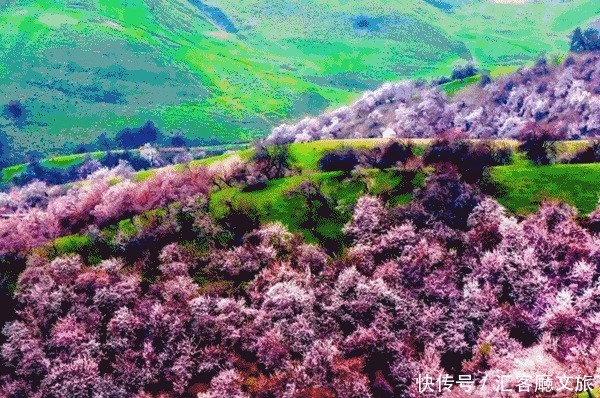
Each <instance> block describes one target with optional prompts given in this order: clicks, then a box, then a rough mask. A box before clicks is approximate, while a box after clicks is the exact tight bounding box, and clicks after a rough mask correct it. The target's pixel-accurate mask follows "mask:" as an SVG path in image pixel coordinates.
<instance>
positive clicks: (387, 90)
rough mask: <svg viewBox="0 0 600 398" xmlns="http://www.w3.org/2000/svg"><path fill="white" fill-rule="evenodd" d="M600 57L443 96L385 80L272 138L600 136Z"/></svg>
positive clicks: (544, 66) (540, 67) (573, 59)
mask: <svg viewBox="0 0 600 398" xmlns="http://www.w3.org/2000/svg"><path fill="white" fill-rule="evenodd" d="M599 58H600V55H598V54H597V53H589V54H585V55H576V54H572V55H570V56H569V57H568V58H567V59H566V60H565V61H564V62H563V63H562V64H561V65H560V66H552V65H550V64H548V63H547V62H546V61H545V60H541V61H539V62H538V63H537V64H536V65H535V66H533V67H530V68H527V69H521V70H519V71H517V72H515V73H513V74H511V75H508V76H506V77H503V78H501V79H499V80H498V81H496V82H494V83H492V84H489V85H487V86H485V87H480V86H474V87H471V88H469V89H467V90H464V91H463V92H461V93H459V94H458V95H456V96H455V97H453V98H447V97H446V95H445V94H444V93H443V91H442V90H441V89H438V88H436V87H431V86H427V85H424V84H419V83H415V82H410V81H405V82H400V83H395V84H391V83H387V84H385V85H383V86H381V87H380V88H378V89H377V90H374V91H369V92H366V93H365V94H364V95H363V96H362V98H360V99H359V100H358V101H356V102H355V103H353V104H352V105H350V106H345V107H342V108H339V109H337V110H334V111H331V112H328V113H325V114H322V115H320V116H318V117H315V118H306V119H303V120H301V121H300V122H298V123H296V124H294V125H292V124H283V125H281V126H278V127H276V128H275V129H273V131H272V133H271V135H270V136H269V137H268V139H267V141H268V142H270V143H290V142H305V141H313V140H321V139H333V138H367V137H383V138H394V137H404V138H407V137H410V138H414V137H436V136H438V135H439V134H442V133H445V132H447V131H449V130H456V131H459V132H461V133H463V134H465V135H468V136H470V137H473V138H489V137H500V138H512V137H515V136H516V135H517V134H519V133H520V132H521V130H522V128H523V127H524V126H525V125H527V124H528V123H531V122H536V123H549V124H556V125H557V128H558V129H559V130H561V134H562V135H563V136H565V137H568V138H573V139H577V138H584V137H597V136H600V92H599V90H598V83H599V82H600V67H599V66H598V65H600V61H599Z"/></svg>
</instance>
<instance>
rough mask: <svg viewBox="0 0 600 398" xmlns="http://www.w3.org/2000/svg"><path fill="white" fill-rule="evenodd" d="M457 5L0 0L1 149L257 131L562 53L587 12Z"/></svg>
mask: <svg viewBox="0 0 600 398" xmlns="http://www.w3.org/2000/svg"><path fill="white" fill-rule="evenodd" d="M440 3H444V4H446V3H448V4H450V3H451V5H452V7H451V8H447V7H445V6H444V5H443V4H442V5H440ZM462 4H463V2H460V1H454V2H447V1H446V2H437V3H436V2H432V1H430V2H426V1H424V0H408V1H389V2H385V3H383V2H359V1H356V0H347V1H330V0H327V1H325V0H310V1H305V2H301V3H300V2H295V1H291V0H277V1H275V2H262V1H258V0H241V1H237V2H226V1H222V0H214V1H211V2H202V1H200V0H190V1H188V0H172V1H165V0H145V1H143V0H137V1H132V0H54V1H49V0H39V1H32V0H18V1H8V0H0V6H1V8H0V33H1V35H2V40H3V45H2V47H1V48H0V79H1V80H0V81H1V82H2V84H0V97H1V98H2V100H1V101H0V106H1V107H5V106H6V105H8V104H9V103H10V102H11V101H19V102H20V104H21V107H22V111H21V112H19V115H18V116H15V115H11V114H10V113H9V112H7V111H6V110H4V112H0V129H1V131H2V132H4V133H5V134H6V135H7V136H8V138H7V140H8V142H9V143H10V144H11V146H12V148H13V150H12V151H11V153H10V154H8V156H11V157H12V158H13V159H12V163H16V162H18V161H20V160H22V158H20V157H21V156H22V154H23V153H24V152H26V151H29V150H37V151H40V152H42V153H45V154H50V155H56V154H59V153H69V152H72V151H73V149H74V148H75V147H77V146H78V145H80V144H82V143H89V142H92V141H93V140H94V139H95V138H96V137H97V136H98V135H99V134H100V133H102V132H107V133H108V135H109V136H112V135H114V134H115V133H116V131H118V130H120V129H122V128H124V127H127V126H139V125H141V124H142V123H143V122H144V121H146V120H149V119H151V120H153V121H155V122H156V123H157V124H158V126H159V127H160V128H161V129H163V130H165V131H167V132H169V131H173V130H176V129H177V130H183V131H184V132H185V133H186V134H187V136H188V137H191V138H208V137H217V138H219V139H221V140H230V139H231V140H233V139H240V138H242V139H244V138H251V137H255V136H260V135H263V134H265V133H266V132H268V131H269V130H270V129H271V128H272V126H274V125H276V124H279V123H280V122H282V121H284V120H289V119H293V118H297V117H300V116H302V115H304V114H307V113H311V114H317V113H319V112H320V111H322V110H323V109H325V108H327V107H331V106H335V105H339V104H341V103H345V102H348V101H350V100H351V99H352V98H354V97H355V96H356V95H358V93H359V92H360V91H362V90H364V89H367V88H373V87H375V86H376V85H378V84H380V83H382V82H384V81H389V80H397V79H401V78H405V77H417V76H420V77H427V76H438V75H440V74H448V73H449V72H450V70H451V69H452V67H453V65H454V64H455V63H456V62H465V61H466V60H471V59H474V60H476V61H477V62H478V63H479V64H481V66H482V67H484V68H488V69H494V68H495V67H497V66H498V65H500V66H511V65H513V66H514V65H518V64H521V63H522V62H524V61H527V60H531V59H533V58H535V57H536V56H537V55H538V54H540V53H542V52H546V53H552V52H555V51H564V50H566V49H567V35H568V33H569V31H570V30H572V29H573V27H575V26H577V25H579V24H582V23H584V22H587V21H588V20H591V19H594V17H595V18H597V15H598V14H600V3H598V2H597V1H593V0H574V1H571V2H568V3H559V4H554V5H553V6H552V7H547V4H537V3H531V4H529V3H528V4H525V5H520V6H516V5H498V4H491V3H489V2H487V1H481V2H476V3H473V2H469V3H468V4H464V5H462ZM451 89H452V88H451ZM5 156H6V154H5Z"/></svg>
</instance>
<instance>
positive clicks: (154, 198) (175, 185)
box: [0, 164, 211, 255]
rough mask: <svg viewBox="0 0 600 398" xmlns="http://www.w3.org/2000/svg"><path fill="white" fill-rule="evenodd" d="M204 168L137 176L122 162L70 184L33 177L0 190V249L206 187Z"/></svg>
mask: <svg viewBox="0 0 600 398" xmlns="http://www.w3.org/2000/svg"><path fill="white" fill-rule="evenodd" d="M210 184H211V172H210V171H209V170H208V169H206V168H200V167H195V168H189V167H188V168H185V169H184V170H183V171H175V170H173V169H172V168H168V169H163V170H159V171H157V172H156V173H155V174H154V175H153V176H151V178H148V179H146V180H144V181H141V182H138V181H135V175H134V174H133V170H132V169H130V168H129V167H128V166H127V165H126V164H121V165H120V166H118V167H116V168H113V169H106V168H103V169H100V170H98V171H96V172H95V173H93V174H91V175H90V176H89V177H88V178H87V179H86V180H83V181H81V182H79V183H76V184H73V185H71V186H55V187H48V186H46V184H45V183H42V182H34V183H32V184H29V185H27V186H25V187H23V188H20V189H13V190H11V191H9V192H8V193H0V211H1V213H2V219H1V220H0V255H7V254H15V253H19V252H24V251H27V250H30V249H32V248H34V247H37V246H40V245H43V244H45V243H48V242H49V241H51V240H53V239H54V238H56V237H59V236H63V235H68V234H71V233H75V232H78V231H80V230H83V229H85V228H86V227H88V226H90V225H97V226H103V225H106V224H108V223H111V222H115V221H118V220H121V219H123V218H127V217H130V216H131V215H133V214H139V213H142V212H144V211H147V210H150V209H154V208H157V207H161V206H165V205H166V204H168V203H171V202H174V201H180V200H185V199H188V198H192V197H195V196H198V195H207V194H208V192H209V190H210Z"/></svg>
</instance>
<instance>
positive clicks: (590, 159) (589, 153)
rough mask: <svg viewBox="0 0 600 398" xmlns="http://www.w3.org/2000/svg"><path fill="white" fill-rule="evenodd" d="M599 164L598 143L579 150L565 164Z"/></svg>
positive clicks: (599, 151) (599, 147)
mask: <svg viewBox="0 0 600 398" xmlns="http://www.w3.org/2000/svg"><path fill="white" fill-rule="evenodd" d="M596 162H600V141H594V142H593V143H592V144H590V145H588V146H587V147H585V148H583V149H580V150H579V151H577V153H576V154H574V155H573V156H572V157H570V158H568V159H566V161H565V163H596Z"/></svg>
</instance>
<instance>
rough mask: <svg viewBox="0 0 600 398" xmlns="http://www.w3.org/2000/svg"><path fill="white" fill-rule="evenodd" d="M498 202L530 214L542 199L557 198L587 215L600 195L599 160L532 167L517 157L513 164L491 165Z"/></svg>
mask: <svg viewBox="0 0 600 398" xmlns="http://www.w3.org/2000/svg"><path fill="white" fill-rule="evenodd" d="M491 173H492V180H493V181H494V182H495V183H496V184H497V185H498V188H499V190H500V193H499V195H498V197H497V199H498V201H499V202H500V203H501V204H502V205H504V206H505V207H506V208H507V209H509V210H510V211H512V212H514V213H516V214H529V213H533V212H535V211H536V210H537V209H538V206H539V204H540V203H541V202H543V201H545V200H559V201H561V202H565V203H568V204H570V205H572V206H575V207H576V208H577V209H578V210H579V212H580V213H581V214H589V213H590V212H592V211H593V210H594V209H595V208H596V206H597V204H598V196H599V195H600V163H594V164H554V165H549V166H534V165H532V164H530V163H527V162H526V161H523V160H522V159H519V158H518V157H516V159H515V164H512V165H510V166H498V167H493V168H492V170H491Z"/></svg>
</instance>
